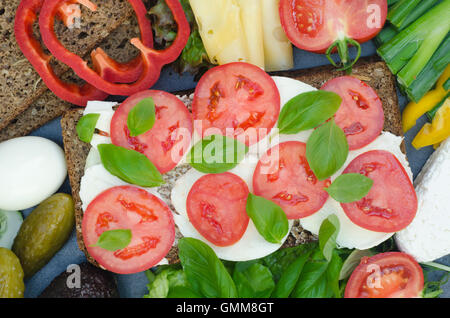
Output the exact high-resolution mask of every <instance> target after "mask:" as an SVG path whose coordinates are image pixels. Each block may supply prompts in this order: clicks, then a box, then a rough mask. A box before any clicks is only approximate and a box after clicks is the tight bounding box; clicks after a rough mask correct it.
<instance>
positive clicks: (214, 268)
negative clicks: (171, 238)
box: [178, 237, 238, 298]
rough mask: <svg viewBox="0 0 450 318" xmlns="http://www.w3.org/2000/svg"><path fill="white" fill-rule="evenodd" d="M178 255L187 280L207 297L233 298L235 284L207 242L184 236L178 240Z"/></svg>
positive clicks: (235, 295) (235, 293)
mask: <svg viewBox="0 0 450 318" xmlns="http://www.w3.org/2000/svg"><path fill="white" fill-rule="evenodd" d="M178 250H179V253H178V254H179V257H180V261H181V265H182V266H183V269H184V272H185V273H186V277H187V280H188V281H189V283H190V285H191V286H192V288H193V289H194V291H195V292H196V293H198V294H200V295H203V296H205V297H208V298H235V297H237V296H238V294H237V290H236V286H235V284H234V282H233V279H232V278H231V276H230V274H229V273H228V271H227V270H226V268H225V266H224V265H223V264H222V262H221V261H220V260H219V258H218V257H217V256H216V254H215V253H214V251H213V250H212V249H211V247H209V246H208V245H207V244H205V243H203V242H202V241H200V240H197V239H194V238H190V237H185V238H182V239H181V240H180V241H179V242H178Z"/></svg>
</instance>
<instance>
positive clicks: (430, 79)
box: [402, 35, 450, 102]
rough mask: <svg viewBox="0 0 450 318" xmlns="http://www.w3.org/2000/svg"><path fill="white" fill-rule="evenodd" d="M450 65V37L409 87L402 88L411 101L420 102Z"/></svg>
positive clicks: (448, 36) (449, 36)
mask: <svg viewBox="0 0 450 318" xmlns="http://www.w3.org/2000/svg"><path fill="white" fill-rule="evenodd" d="M449 63H450V35H447V37H446V39H445V40H444V42H443V43H442V44H441V45H440V46H439V48H438V49H437V50H436V52H435V53H434V54H433V56H432V57H431V59H430V60H429V61H428V63H427V65H425V67H424V68H423V69H422V71H421V72H420V73H419V75H417V77H416V78H415V79H414V81H413V82H412V83H411V85H409V86H408V87H406V86H402V89H403V90H404V92H405V93H406V94H407V95H408V97H409V99H411V100H413V101H415V102H418V101H419V100H420V99H421V98H422V97H423V96H424V95H425V94H426V93H427V92H428V91H429V90H430V89H431V88H432V87H433V86H434V84H435V83H436V81H437V80H438V79H439V77H440V76H441V75H442V73H443V72H444V70H445V68H446V67H447V65H448V64H449Z"/></svg>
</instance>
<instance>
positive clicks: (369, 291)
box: [345, 252, 423, 298]
mask: <svg viewBox="0 0 450 318" xmlns="http://www.w3.org/2000/svg"><path fill="white" fill-rule="evenodd" d="M422 289H423V271H422V268H421V267H420V265H419V264H418V263H417V262H416V261H415V260H414V258H412V257H411V256H410V255H408V254H405V253H400V252H389V253H382V254H378V255H375V256H372V257H364V258H363V259H362V260H361V264H359V265H358V267H356V269H355V270H354V271H353V273H352V275H351V276H350V279H349V280H348V283H347V286H346V288H345V298H412V297H418V296H419V294H420V292H421V291H422Z"/></svg>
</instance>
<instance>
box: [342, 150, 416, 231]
mask: <svg viewBox="0 0 450 318" xmlns="http://www.w3.org/2000/svg"><path fill="white" fill-rule="evenodd" d="M343 173H360V174H363V175H365V176H366V177H369V178H370V179H372V180H373V186H372V188H371V189H370V191H369V193H368V194H367V195H366V196H365V197H364V198H362V199H361V200H359V201H356V202H352V203H341V206H342V208H343V209H344V212H345V214H347V216H348V217H349V218H350V220H351V221H352V222H353V223H355V224H356V225H359V226H361V227H363V228H365V229H368V230H371V231H375V232H385V233H391V232H397V231H400V230H402V229H404V228H405V227H406V226H408V225H409V224H410V223H411V222H412V220H413V219H414V217H415V215H416V212H417V196H416V191H415V190H414V186H413V185H412V183H411V180H410V179H409V177H408V175H407V174H406V171H405V169H404V168H403V166H402V164H401V163H400V162H399V161H398V159H397V158H396V157H395V156H394V155H393V154H391V153H390V152H387V151H384V150H373V151H369V152H366V153H363V154H362V155H359V156H358V157H356V158H355V159H354V160H353V161H352V162H351V163H350V164H349V165H348V167H347V168H346V169H345V170H344V172H343Z"/></svg>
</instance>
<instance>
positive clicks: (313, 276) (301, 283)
mask: <svg viewBox="0 0 450 318" xmlns="http://www.w3.org/2000/svg"><path fill="white" fill-rule="evenodd" d="M327 268H328V262H327V261H325V260H322V261H309V262H307V263H306V264H305V266H304V267H303V271H302V273H301V275H300V278H299V280H298V282H297V285H296V286H295V288H294V291H293V292H292V294H291V296H292V297H294V298H328V297H330V296H331V295H332V291H331V290H330V289H329V287H328V282H327V274H326V271H327Z"/></svg>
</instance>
